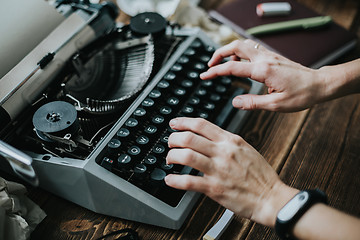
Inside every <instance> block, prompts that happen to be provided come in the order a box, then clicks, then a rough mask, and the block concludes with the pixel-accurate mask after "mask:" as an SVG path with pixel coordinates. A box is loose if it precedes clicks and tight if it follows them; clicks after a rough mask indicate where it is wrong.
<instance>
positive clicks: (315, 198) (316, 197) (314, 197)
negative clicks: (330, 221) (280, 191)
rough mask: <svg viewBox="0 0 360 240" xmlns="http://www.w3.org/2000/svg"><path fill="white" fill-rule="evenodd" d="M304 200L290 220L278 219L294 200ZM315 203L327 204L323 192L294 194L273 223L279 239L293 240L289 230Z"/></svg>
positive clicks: (313, 191) (310, 191)
mask: <svg viewBox="0 0 360 240" xmlns="http://www.w3.org/2000/svg"><path fill="white" fill-rule="evenodd" d="M305 196H306V197H305ZM295 198H300V199H306V198H307V199H306V201H305V202H303V203H302V205H301V206H299V208H298V209H297V210H296V212H295V213H294V214H293V216H292V217H291V218H290V219H287V220H283V219H281V218H279V214H280V212H281V211H284V210H285V211H286V209H285V208H289V207H291V206H289V204H291V202H292V201H293V200H294V199H295ZM316 203H325V204H327V197H326V195H325V193H324V192H322V191H321V190H319V189H314V190H304V191H301V192H299V193H298V194H296V195H295V196H294V197H293V198H292V199H291V200H290V201H289V202H288V203H287V204H285V206H284V207H283V208H282V209H281V210H280V211H279V213H278V216H277V218H276V223H275V231H276V233H277V235H278V236H279V237H280V238H281V239H285V240H292V239H294V238H293V237H292V234H291V230H292V228H293V227H294V225H295V223H296V222H297V221H298V220H299V219H300V218H301V216H302V215H304V213H305V212H306V211H307V210H308V209H309V208H310V207H311V206H313V205H314V204H316Z"/></svg>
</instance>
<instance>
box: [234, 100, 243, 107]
mask: <svg viewBox="0 0 360 240" xmlns="http://www.w3.org/2000/svg"><path fill="white" fill-rule="evenodd" d="M233 105H234V106H235V107H242V105H243V100H242V99H241V98H234V100H233Z"/></svg>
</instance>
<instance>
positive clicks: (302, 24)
mask: <svg viewBox="0 0 360 240" xmlns="http://www.w3.org/2000/svg"><path fill="white" fill-rule="evenodd" d="M331 21H332V19H331V17H330V16H320V17H311V18H302V19H297V20H290V21H284V22H277V23H269V24H264V25H259V26H256V27H252V28H249V29H247V30H246V33H247V34H249V35H254V36H255V35H263V34H269V33H275V32H281V31H287V30H293V29H310V28H315V27H321V26H325V25H327V24H329V23H330V22H331Z"/></svg>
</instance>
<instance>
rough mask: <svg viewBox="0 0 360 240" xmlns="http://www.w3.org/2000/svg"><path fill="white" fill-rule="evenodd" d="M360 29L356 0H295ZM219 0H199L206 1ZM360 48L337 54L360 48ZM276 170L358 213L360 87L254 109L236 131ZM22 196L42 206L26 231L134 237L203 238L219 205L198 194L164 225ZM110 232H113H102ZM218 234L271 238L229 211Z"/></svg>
mask: <svg viewBox="0 0 360 240" xmlns="http://www.w3.org/2000/svg"><path fill="white" fill-rule="evenodd" d="M299 1H300V2H302V3H304V4H306V5H307V6H309V7H310V8H312V9H314V10H316V11H317V12H319V13H320V14H327V15H331V16H332V17H333V19H334V20H335V21H336V22H337V23H339V24H340V25H342V26H344V27H345V28H347V29H349V30H350V31H352V32H355V33H357V34H358V36H360V32H359V29H360V28H359V26H360V11H359V10H360V4H359V1H358V0H332V1H329V0H299ZM222 2H225V1H202V4H203V6H204V7H205V8H210V7H216V6H218V5H219V4H221V3H222ZM358 53H360V48H358V49H356V50H355V51H353V52H352V53H350V54H348V55H347V57H346V58H342V59H341V60H340V61H339V62H344V61H347V60H349V59H353V58H355V57H356V56H359V55H358ZM239 134H240V135H241V136H243V137H244V138H245V139H246V140H247V141H248V142H249V143H250V144H252V145H253V146H254V147H255V148H256V149H257V150H259V151H260V153H261V154H263V155H264V156H265V158H266V159H268V161H269V162H270V164H271V165H272V166H273V167H274V168H275V169H276V170H277V172H279V174H280V176H281V179H282V180H283V181H285V182H286V183H288V184H290V185H292V186H294V187H297V188H300V189H305V188H315V187H319V188H320V189H323V190H325V191H326V193H327V194H328V197H329V204H330V205H331V206H333V207H335V208H338V209H340V210H342V211H345V212H347V213H350V214H353V215H355V216H357V217H360V206H359V203H360V191H359V190H360V176H358V175H359V174H358V172H359V170H360V95H359V94H357V95H352V96H348V97H344V98H342V99H338V100H334V101H331V102H327V103H323V104H319V105H317V106H315V107H313V108H311V109H309V110H305V111H301V112H296V113H273V112H266V111H254V112H253V114H252V116H251V118H250V119H249V121H248V123H247V125H246V126H245V127H244V129H243V130H242V131H241V132H240V133H239ZM29 197H30V198H31V199H33V200H34V201H35V202H36V203H37V204H39V205H40V206H41V207H42V208H43V209H44V210H45V212H46V213H47V217H46V218H45V220H44V221H43V222H41V223H40V224H39V225H38V226H37V228H36V229H35V231H34V232H33V234H32V235H31V239H33V240H41V239H82V240H85V239H96V238H99V237H101V236H103V235H104V234H106V233H109V232H112V231H115V230H119V229H122V228H127V227H131V228H133V229H135V230H136V231H137V232H138V233H139V235H140V237H141V239H202V236H203V235H204V233H205V232H206V231H207V230H208V229H209V228H210V227H211V226H212V225H213V224H214V223H215V222H216V221H217V220H218V219H219V217H220V216H221V214H222V213H223V211H224V208H223V207H221V206H219V205H218V204H217V203H216V202H214V201H212V200H211V199H209V198H207V197H202V198H201V199H200V200H199V202H198V205H197V207H196V208H195V209H194V211H193V213H192V214H191V215H190V216H189V218H188V219H187V220H186V222H185V224H184V225H183V227H182V228H181V229H180V230H178V231H174V230H168V229H164V228H159V227H154V226H150V225H145V224H141V223H135V222H131V221H125V220H122V219H118V218H114V217H108V216H104V215H100V214H96V213H93V212H91V211H89V210H86V209H84V208H82V207H79V206H77V205H75V204H73V203H71V202H68V201H66V200H63V199H61V198H59V197H56V196H54V195H52V194H49V193H48V192H45V191H43V190H41V189H30V192H29ZM108 239H115V238H108ZM222 239H277V237H276V235H275V234H274V231H273V230H272V229H270V228H267V227H263V226H261V225H258V224H254V223H253V222H251V221H249V220H246V219H242V218H240V217H236V218H235V219H234V220H233V221H232V223H231V224H230V226H229V228H228V229H227V231H226V232H225V234H224V235H223V237H222Z"/></svg>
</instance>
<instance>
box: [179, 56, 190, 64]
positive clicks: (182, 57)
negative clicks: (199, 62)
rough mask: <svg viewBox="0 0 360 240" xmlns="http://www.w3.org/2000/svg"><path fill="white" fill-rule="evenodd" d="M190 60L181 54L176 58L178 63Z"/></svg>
mask: <svg viewBox="0 0 360 240" xmlns="http://www.w3.org/2000/svg"><path fill="white" fill-rule="evenodd" d="M189 61H190V60H189V58H188V57H187V56H181V57H180V58H179V59H178V63H181V64H186V63H188V62H189Z"/></svg>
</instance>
